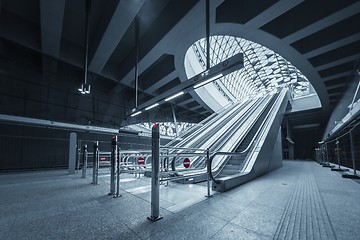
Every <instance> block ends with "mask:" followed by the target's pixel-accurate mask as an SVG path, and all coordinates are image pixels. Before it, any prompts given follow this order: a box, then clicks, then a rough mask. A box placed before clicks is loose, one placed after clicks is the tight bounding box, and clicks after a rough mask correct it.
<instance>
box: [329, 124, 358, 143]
mask: <svg viewBox="0 0 360 240" xmlns="http://www.w3.org/2000/svg"><path fill="white" fill-rule="evenodd" d="M358 125H360V122H358V123H357V124H355V125H354V126H353V127H352V128H351V129H350V130H348V131H347V132H345V133H344V134H342V135H340V136H338V137H336V138H335V139H333V140H330V141H325V142H324V143H331V142H335V141H336V140H337V139H339V138H342V137H344V136H345V135H347V134H349V133H350V132H351V131H352V130H353V129H354V128H356V127H357V126H358Z"/></svg>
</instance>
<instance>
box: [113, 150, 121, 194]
mask: <svg viewBox="0 0 360 240" xmlns="http://www.w3.org/2000/svg"><path fill="white" fill-rule="evenodd" d="M120 160H121V153H120V148H117V154H116V162H117V165H116V176H117V178H116V195H115V196H114V198H116V197H121V195H120Z"/></svg>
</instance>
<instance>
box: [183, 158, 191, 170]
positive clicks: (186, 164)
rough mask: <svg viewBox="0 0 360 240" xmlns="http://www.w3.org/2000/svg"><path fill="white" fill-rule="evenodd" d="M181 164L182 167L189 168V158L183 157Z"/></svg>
mask: <svg viewBox="0 0 360 240" xmlns="http://www.w3.org/2000/svg"><path fill="white" fill-rule="evenodd" d="M183 164H184V167H185V168H189V167H190V159H188V158H185V159H184V163H183Z"/></svg>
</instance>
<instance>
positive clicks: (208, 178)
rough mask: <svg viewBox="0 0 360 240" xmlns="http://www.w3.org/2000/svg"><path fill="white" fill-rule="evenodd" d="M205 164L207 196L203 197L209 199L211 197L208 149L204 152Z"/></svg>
mask: <svg viewBox="0 0 360 240" xmlns="http://www.w3.org/2000/svg"><path fill="white" fill-rule="evenodd" d="M206 162H207V172H208V175H207V195H205V197H211V196H212V195H211V194H210V171H211V169H210V151H209V149H207V150H206Z"/></svg>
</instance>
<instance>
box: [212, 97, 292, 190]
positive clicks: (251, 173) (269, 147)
mask: <svg viewBox="0 0 360 240" xmlns="http://www.w3.org/2000/svg"><path fill="white" fill-rule="evenodd" d="M287 102H288V98H287V97H286V96H285V97H284V99H283V100H282V103H281V105H280V107H279V109H278V112H277V113H276V115H275V118H274V120H273V122H272V123H271V126H270V128H269V130H268V132H267V133H266V136H265V138H264V140H263V143H262V144H261V147H260V149H259V150H258V151H256V152H255V153H254V155H253V156H252V159H253V160H251V161H253V162H252V163H251V165H250V166H249V167H248V169H250V170H248V171H246V172H242V173H239V174H235V175H231V176H227V177H222V178H221V179H219V182H220V183H219V184H216V183H214V182H213V190H216V191H220V192H225V191H228V190H230V189H232V188H234V187H237V186H239V185H241V184H243V183H245V182H248V181H250V180H253V179H255V178H257V177H259V176H261V175H264V174H266V173H268V172H269V171H272V170H274V169H275V168H276V167H281V164H282V158H280V159H273V158H272V157H271V156H272V154H273V150H274V145H275V143H276V142H277V141H278V140H279V132H280V131H279V130H280V127H281V122H282V120H283V115H284V113H285V110H286V106H287ZM280 137H281V136H280ZM280 140H281V139H280Z"/></svg>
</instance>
